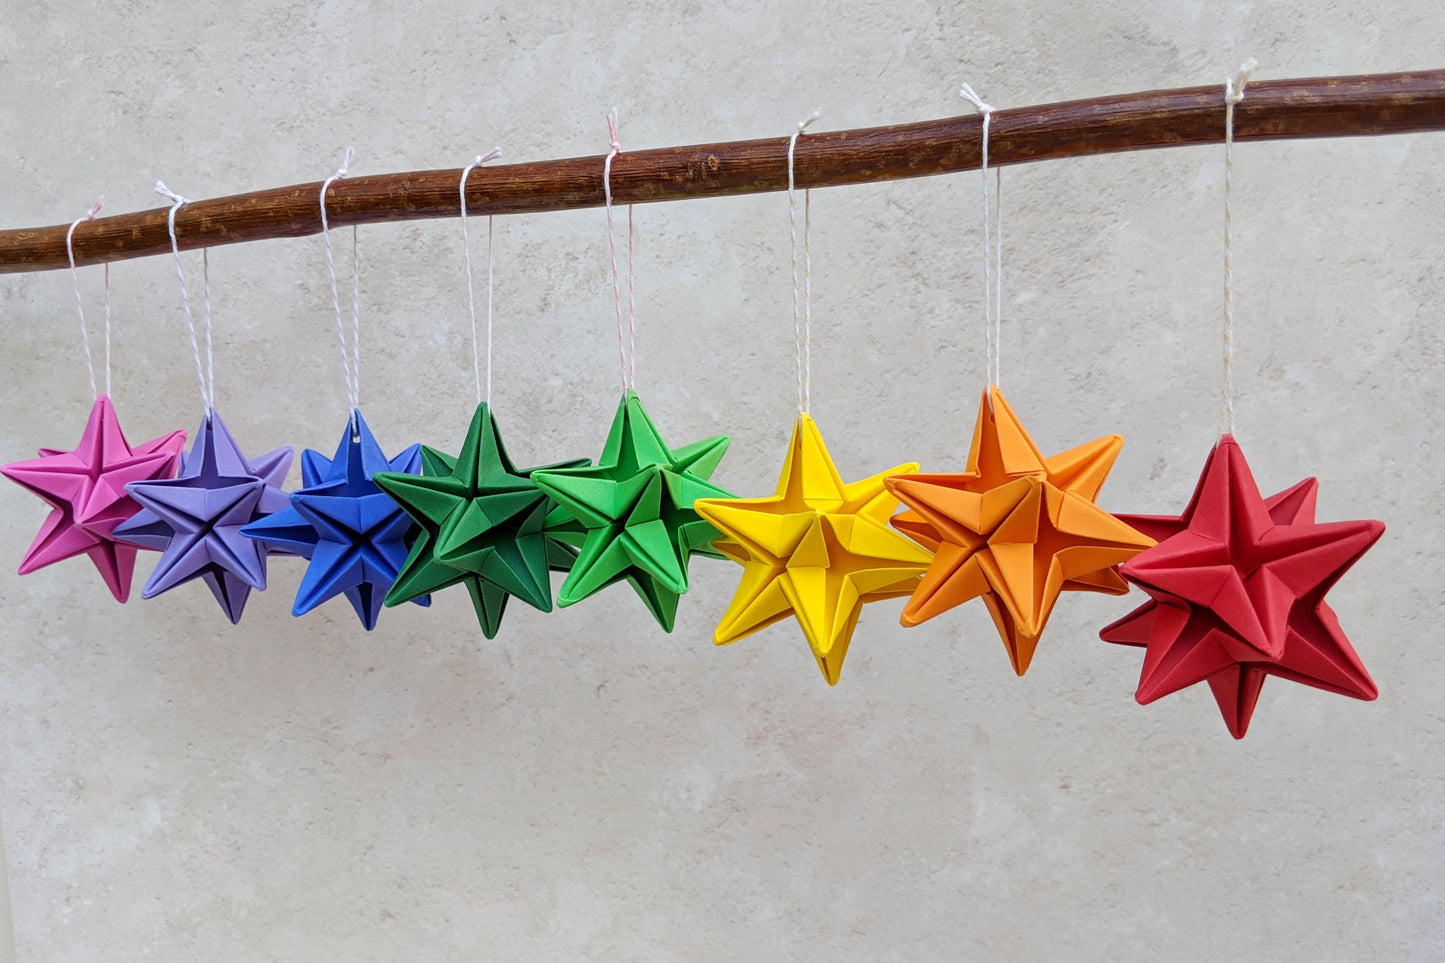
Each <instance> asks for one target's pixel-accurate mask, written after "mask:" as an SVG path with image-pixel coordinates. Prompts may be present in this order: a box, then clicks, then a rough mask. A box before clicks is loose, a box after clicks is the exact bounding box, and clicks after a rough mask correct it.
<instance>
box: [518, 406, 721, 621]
mask: <svg viewBox="0 0 1445 963" xmlns="http://www.w3.org/2000/svg"><path fill="white" fill-rule="evenodd" d="M727 447H728V439H727V437H726V436H725V435H719V436H718V437H716V438H709V439H707V440H706V441H699V442H696V443H694V444H691V445H687V446H685V447H683V448H678V449H676V450H672V449H669V448H668V447H667V445H666V443H665V442H663V440H662V436H661V435H659V434H658V433H657V429H656V428H655V427H654V426H653V424H652V420H651V419H649V418H648V417H647V413H646V412H645V411H643V410H642V402H641V401H640V400H638V397H637V395H636V394H635V393H634V392H632V391H628V392H627V394H625V395H623V397H622V401H621V403H620V404H618V406H617V416H616V417H615V418H613V419H612V430H611V431H609V432H608V434H607V444H606V445H605V446H604V447H603V449H602V456H601V457H600V458H598V459H597V465H596V467H583V468H559V469H551V468H548V469H538V470H537V473H536V475H535V476H534V477H533V480H534V481H535V482H536V483H537V487H538V488H540V489H542V491H544V492H546V493H547V494H548V495H550V496H552V498H554V499H556V501H557V503H558V504H559V505H561V506H562V507H563V508H564V509H566V510H567V511H568V512H570V513H571V515H572V517H573V518H574V519H576V522H577V524H578V525H580V527H581V529H582V533H581V536H580V537H579V534H578V531H577V529H572V530H569V531H566V532H562V533H560V534H559V537H560V538H562V539H564V540H567V541H569V542H571V543H572V544H574V545H576V546H577V548H578V549H579V554H578V556H577V560H576V562H575V563H574V564H573V566H572V570H571V572H569V573H568V575H567V579H566V581H564V582H563V583H562V588H561V590H560V591H559V592H558V593H557V604H558V605H571V604H573V603H574V602H580V601H582V600H583V599H585V598H587V597H588V596H589V595H593V594H595V593H597V592H600V591H601V590H602V589H604V588H606V587H607V586H609V585H611V584H612V583H614V582H617V581H621V580H623V579H626V580H628V581H630V582H631V583H632V586H633V588H634V589H636V590H637V594H638V595H639V596H641V598H642V601H643V603H644V604H645V605H646V606H647V608H648V611H650V612H651V613H652V615H653V617H654V618H656V619H657V621H658V623H659V624H661V625H662V627H663V628H664V629H665V630H667V631H669V632H671V631H672V625H673V620H674V617H675V616H676V614H677V600H678V596H680V595H682V593H684V592H686V591H687V563H688V560H689V559H690V558H691V556H693V555H706V556H708V557H709V558H722V557H723V556H722V555H721V554H720V553H719V552H717V550H715V549H714V548H713V547H712V540H713V539H715V538H717V537H718V535H719V533H718V530H717V529H715V528H713V527H712V525H711V524H710V523H708V522H706V521H704V520H703V519H702V518H701V517H700V516H699V515H698V514H697V513H696V512H695V511H693V510H692V503H693V501H694V500H696V499H698V498H732V497H734V496H733V495H731V494H729V493H728V492H726V491H724V490H723V489H721V488H719V487H718V486H717V485H714V484H713V483H712V482H710V481H708V477H709V476H710V475H712V473H713V469H715V468H717V464H718V462H719V461H721V460H722V456H723V453H724V452H725V451H727Z"/></svg>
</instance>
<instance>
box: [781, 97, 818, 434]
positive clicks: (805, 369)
mask: <svg viewBox="0 0 1445 963" xmlns="http://www.w3.org/2000/svg"><path fill="white" fill-rule="evenodd" d="M821 116H823V112H822V110H821V109H819V110H815V111H813V112H812V113H811V114H809V115H808V116H807V117H804V118H803V119H802V120H800V121H798V129H797V130H795V131H793V135H792V136H791V137H789V138H788V236H789V237H790V238H791V239H792V247H793V365H794V368H795V369H796V376H797V380H798V414H799V415H806V414H807V413H808V409H809V407H810V406H811V405H812V401H813V195H812V192H811V191H810V190H808V189H807V188H804V189H803V284H802V288H801V293H802V304H801V306H800V305H799V303H798V301H799V285H798V203H797V197H796V194H795V192H794V179H793V154H794V152H795V151H796V150H797V146H798V135H800V134H802V133H803V131H805V130H807V129H808V127H809V126H810V125H811V124H812V123H813V121H815V120H817V119H818V118H819V117H821Z"/></svg>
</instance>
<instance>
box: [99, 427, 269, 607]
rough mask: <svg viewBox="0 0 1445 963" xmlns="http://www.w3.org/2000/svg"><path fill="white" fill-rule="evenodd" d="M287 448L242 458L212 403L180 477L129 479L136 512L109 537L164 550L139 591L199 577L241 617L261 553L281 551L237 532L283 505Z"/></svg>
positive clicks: (258, 578)
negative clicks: (137, 510)
mask: <svg viewBox="0 0 1445 963" xmlns="http://www.w3.org/2000/svg"><path fill="white" fill-rule="evenodd" d="M292 454H293V451H292V449H291V448H290V447H289V446H288V447H285V448H278V449H276V450H275V451H273V452H269V453H267V454H265V455H262V456H261V457H260V458H257V459H255V460H254V461H250V460H248V459H247V458H246V456H245V455H243V454H242V453H241V449H240V447H239V446H238V445H237V444H236V440H235V439H234V438H232V437H231V433H230V432H229V431H227V430H226V426H225V424H224V423H223V422H222V421H221V418H220V416H219V415H217V414H216V412H215V411H214V410H212V411H210V412H208V413H207V417H206V419H205V420H204V421H202V422H201V428H200V431H199V432H197V433H196V440H195V443H194V444H193V445H192V446H191V450H190V451H189V452H187V453H186V455H185V457H184V459H183V460H182V462H181V471H180V475H179V476H177V477H176V478H174V479H171V480H170V481H152V482H136V483H133V484H130V485H127V486H126V491H128V492H130V494H131V497H132V498H134V499H135V500H136V501H137V502H139V503H140V505H141V511H139V512H138V513H136V515H135V517H134V518H132V519H131V520H130V521H128V522H126V523H125V524H124V525H121V526H120V527H118V528H117V529H116V530H115V536H116V537H117V538H122V539H125V540H126V541H128V542H133V543H135V544H136V545H140V546H143V547H145V548H155V549H159V550H160V551H161V552H162V555H161V560H160V561H159V562H157V563H156V569H155V571H154V572H152V573H151V577H150V579H149V580H147V581H146V584H145V588H143V589H141V598H143V599H148V598H154V597H155V596H157V595H159V594H160V593H162V592H164V591H166V590H167V589H172V588H175V587H176V586H177V585H183V584H185V583H186V582H189V581H191V580H193V579H197V578H200V579H204V580H205V582H206V584H207V585H208V586H210V589H211V592H212V594H214V595H215V596H216V601H218V602H220V603H221V608H223V609H225V610H226V615H227V616H229V617H230V619H231V621H232V622H233V623H235V622H239V621H241V611H242V609H244V608H245V606H246V598H247V596H249V595H250V594H251V589H253V588H254V589H265V588H266V556H267V555H268V554H272V555H274V554H280V553H279V552H277V551H276V550H275V549H268V548H267V547H266V546H264V545H262V543H260V542H257V541H254V540H252V539H249V538H246V537H245V536H243V535H242V534H241V526H243V525H247V524H250V523H251V522H254V521H256V520H258V519H261V518H264V517H266V516H267V515H269V514H271V513H272V512H275V511H279V510H281V509H283V508H285V507H286V506H287V505H288V504H289V501H288V499H287V497H286V493H285V492H283V491H282V490H281V487H280V486H281V485H282V483H284V481H285V480H286V471H287V469H289V468H290V467H291V457H292Z"/></svg>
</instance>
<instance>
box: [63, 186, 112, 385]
mask: <svg viewBox="0 0 1445 963" xmlns="http://www.w3.org/2000/svg"><path fill="white" fill-rule="evenodd" d="M104 203H105V198H104V197H97V198H96V199H95V203H94V204H92V205H90V210H89V211H87V212H86V213H85V214H84V215H82V216H80V217H77V218H76V219H75V220H74V221H72V222H71V224H70V230H68V231H66V232H65V254H66V257H68V258H70V282H71V284H72V285H74V286H75V310H76V311H78V312H79V313H80V343H81V344H82V345H83V346H84V347H85V370H86V372H87V373H88V374H89V375H90V396H91V397H92V398H99V397H100V393H99V392H98V391H96V388H95V363H94V362H93V361H92V360H91V357H90V332H89V331H87V330H86V327H85V304H84V303H82V301H81V299H80V274H79V273H78V272H77V271H76V270H75V247H74V241H73V240H72V238H73V237H74V235H75V229H76V228H77V227H78V226H79V225H80V224H81V222H82V221H93V220H95V215H96V214H99V213H100V208H101V205H103V204H104ZM105 393H106V394H107V395H108V394H110V265H109V264H106V266H105Z"/></svg>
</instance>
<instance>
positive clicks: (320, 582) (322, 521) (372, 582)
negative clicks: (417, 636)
mask: <svg viewBox="0 0 1445 963" xmlns="http://www.w3.org/2000/svg"><path fill="white" fill-rule="evenodd" d="M383 471H392V472H402V473H404V474H409V475H415V474H418V473H419V472H420V471H421V446H420V445H412V446H411V447H410V448H408V449H406V450H405V451H403V452H402V453H401V454H399V455H397V456H396V457H395V458H392V459H390V460H388V459H387V457H386V455H385V454H383V453H382V450H381V446H380V445H378V444H377V443H376V436H375V435H373V434H372V433H371V428H369V427H368V426H367V424H366V421H365V419H363V418H362V417H361V412H359V411H357V412H353V417H352V419H348V420H347V423H346V430H345V431H344V432H343V433H342V436H341V444H339V445H337V446H336V454H335V455H334V456H333V457H332V458H330V459H327V458H326V457H325V456H324V455H322V454H321V453H320V452H318V451H312V450H311V449H307V450H306V451H304V452H302V453H301V481H302V487H301V488H300V489H299V490H297V491H294V492H292V493H291V504H290V505H289V506H288V507H286V508H283V509H281V510H280V511H278V512H276V513H275V514H273V515H267V516H266V517H265V518H263V519H261V520H260V521H257V522H252V523H251V524H250V525H247V526H246V527H245V528H243V529H241V534H242V535H245V536H246V537H247V538H254V539H257V540H259V541H260V542H262V543H263V544H265V545H266V546H268V547H270V548H273V549H278V550H281V551H286V552H290V553H292V554H295V555H300V556H302V557H304V558H308V559H310V560H311V564H310V565H308V566H306V574H305V575H304V576H303V577H302V579H301V586H300V588H299V589H297V591H296V604H295V605H294V606H293V607H292V609H291V614H292V615H305V614H306V613H307V612H310V611H311V610H312V609H314V608H316V607H317V606H318V605H320V604H321V603H322V602H325V601H326V600H328V599H331V598H335V597H336V596H337V595H340V594H342V593H345V594H346V598H347V599H348V600H349V601H350V602H351V607H352V608H354V609H355V610H356V614H357V615H358V616H360V618H361V624H362V625H364V626H366V629H367V631H371V630H372V629H373V628H375V627H376V618H377V616H378V615H379V614H380V612H381V604H382V597H383V596H385V595H386V592H387V590H388V589H390V588H391V585H392V583H393V582H395V581H396V576H397V573H398V572H400V571H401V566H402V564H403V563H404V562H405V561H406V556H407V553H408V551H409V550H410V548H411V542H413V541H414V540H415V537H416V532H417V527H416V525H415V523H414V522H413V521H412V520H411V518H410V517H409V516H408V515H407V514H406V513H405V512H404V511H402V509H401V506H399V505H398V504H397V503H396V502H395V501H393V500H392V498H391V496H389V495H387V494H386V493H385V492H383V491H382V490H381V489H380V488H378V487H377V486H376V484H375V482H373V481H372V476H373V475H375V474H376V473H377V472H383ZM412 601H414V602H416V603H417V604H418V605H430V604H431V597H430V596H426V595H423V596H421V597H419V598H416V599H413V600H412Z"/></svg>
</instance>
